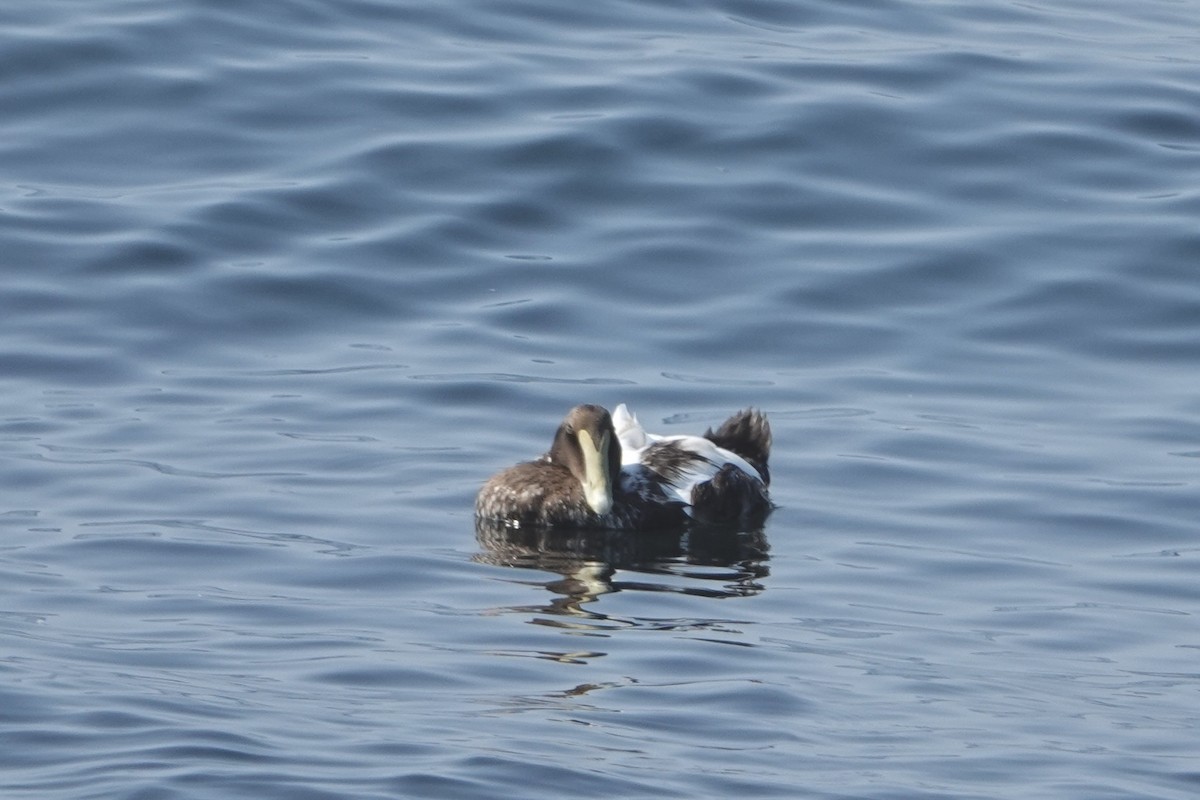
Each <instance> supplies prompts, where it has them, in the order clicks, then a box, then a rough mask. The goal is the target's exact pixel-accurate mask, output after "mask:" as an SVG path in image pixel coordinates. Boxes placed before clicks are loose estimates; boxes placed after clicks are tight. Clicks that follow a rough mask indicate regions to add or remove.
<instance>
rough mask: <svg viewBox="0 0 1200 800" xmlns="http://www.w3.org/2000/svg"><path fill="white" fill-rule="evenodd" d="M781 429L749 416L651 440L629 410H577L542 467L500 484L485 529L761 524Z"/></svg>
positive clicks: (483, 506)
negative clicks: (774, 442)
mask: <svg viewBox="0 0 1200 800" xmlns="http://www.w3.org/2000/svg"><path fill="white" fill-rule="evenodd" d="M770 450H771V426H770V425H769V424H768V422H767V418H766V416H765V415H764V414H763V413H762V412H761V411H756V410H753V409H746V410H743V411H739V412H737V413H736V414H734V415H733V416H732V417H730V418H729V419H727V420H726V421H725V422H724V423H723V424H722V425H721V426H720V427H718V428H717V430H716V431H713V430H712V429H711V428H710V429H708V430H707V431H705V433H704V435H703V436H688V435H682V436H681V435H672V436H659V435H655V434H651V433H647V432H646V431H645V429H643V428H642V426H641V424H640V423H639V422H638V421H637V417H635V416H634V415H633V414H632V413H630V411H629V409H627V408H626V407H625V405H624V404H622V405H619V406H617V408H616V411H615V412H614V413H613V414H611V415H610V414H609V413H608V411H607V410H606V409H604V408H602V407H601V406H596V405H580V406H576V407H575V408H573V409H571V411H570V412H569V413H568V414H567V416H566V419H564V420H563V422H562V424H561V425H559V427H558V431H557V432H556V433H555V434H554V441H553V443H552V444H551V445H550V450H549V452H547V453H546V454H545V455H544V456H542V457H541V458H538V459H536V460H534V461H526V462H523V463H520V464H517V465H516V466H513V467H509V468H508V469H505V470H502V471H501V472H498V473H497V474H495V475H493V476H492V477H491V478H490V479H489V480H488V481H487V483H485V484H484V485H483V488H482V489H480V491H479V496H478V497H477V498H476V500H475V513H476V515H477V516H478V517H479V518H480V519H481V520H487V521H491V522H498V523H503V524H505V525H508V526H510V527H527V526H532V527H545V528H567V529H570V528H575V529H580V528H609V529H616V530H652V529H662V528H670V527H677V526H680V525H683V524H685V523H687V522H688V521H689V520H693V519H694V520H698V521H701V522H706V523H715V524H731V525H734V524H736V525H743V526H757V525H761V523H762V521H763V520H764V519H765V518H766V516H767V514H768V513H769V512H770V510H771V508H772V505H771V500H770V497H769V496H768V493H767V486H768V485H769V484H770V481H771V477H770V473H769V471H768V469H767V459H768V456H769V455H770Z"/></svg>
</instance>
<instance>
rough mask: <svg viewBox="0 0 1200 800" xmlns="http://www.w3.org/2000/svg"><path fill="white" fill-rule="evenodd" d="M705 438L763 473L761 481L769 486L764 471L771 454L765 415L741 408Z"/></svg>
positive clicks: (769, 426) (706, 433)
mask: <svg viewBox="0 0 1200 800" xmlns="http://www.w3.org/2000/svg"><path fill="white" fill-rule="evenodd" d="M704 438H705V439H708V440H709V441H710V442H712V443H713V444H715V445H716V446H717V447H724V448H725V449H726V450H732V451H733V452H735V453H737V454H738V455H739V456H741V457H742V458H744V459H746V460H747V461H749V462H750V463H751V464H753V465H754V468H755V469H757V470H758V471H759V473H761V474H762V476H763V482H764V483H767V484H770V483H771V474H770V472H769V471H768V469H767V460H768V459H769V458H770V455H771V423H769V422H767V416H766V414H763V413H762V412H761V411H758V410H756V409H753V408H746V409H743V410H741V411H739V412H737V413H736V414H734V415H733V416H732V417H730V418H729V419H727V420H725V421H724V422H723V423H721V427H719V428H717V430H716V431H713V429H712V428H709V429H708V430H707V431H705V433H704Z"/></svg>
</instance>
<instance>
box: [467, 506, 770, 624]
mask: <svg viewBox="0 0 1200 800" xmlns="http://www.w3.org/2000/svg"><path fill="white" fill-rule="evenodd" d="M475 536H476V540H477V541H478V543H479V546H480V551H479V553H477V554H476V555H475V557H474V560H475V561H477V562H479V563H483V564H492V565H495V566H504V567H513V568H515V569H523V570H536V571H540V572H549V573H555V574H556V575H557V576H558V577H556V578H554V579H552V580H548V581H544V580H534V579H530V580H527V581H526V580H522V581H520V582H521V583H526V584H529V585H540V586H543V587H545V588H546V589H547V590H548V591H550V592H552V593H553V595H554V597H553V598H552V599H551V600H550V601H549V602H548V603H546V604H543V605H529V606H514V607H510V608H508V609H505V610H507V611H511V612H517V613H532V614H549V615H552V617H554V618H559V619H549V620H547V619H535V620H534V621H535V622H537V623H538V624H544V625H557V626H562V627H573V628H574V627H580V626H581V624H583V625H584V626H586V627H589V628H592V629H597V628H615V627H653V628H663V629H671V630H678V629H683V628H704V627H712V626H713V625H715V624H718V623H721V622H727V620H708V619H696V618H689V619H686V620H681V619H662V618H651V617H642V616H640V615H639V616H638V617H636V618H631V617H625V618H617V617H613V616H610V615H607V614H603V613H600V612H599V611H596V610H593V609H587V608H584V606H585V605H587V604H590V603H594V602H596V601H597V600H598V599H599V598H600V597H602V596H603V595H608V594H614V593H617V592H629V591H634V592H665V593H675V594H683V595H691V596H694V597H708V598H713V599H728V598H735V597H748V596H752V595H756V594H759V593H761V592H763V591H765V589H766V587H765V585H764V583H763V582H764V580H765V579H766V578H767V577H768V576H769V575H770V570H769V568H768V566H767V562H768V561H769V555H768V552H769V546H768V543H767V537H766V534H765V533H764V531H763V530H762V529H761V528H760V529H757V530H740V529H738V528H732V527H715V526H707V525H704V526H702V525H692V526H689V527H687V528H685V529H682V530H680V529H675V530H664V531H650V532H645V531H639V532H637V533H631V532H626V531H570V532H563V531H550V530H537V529H529V528H509V527H506V526H504V525H503V524H497V523H492V522H486V521H477V522H476V525H475ZM651 607H653V606H651ZM562 617H570V618H572V619H571V620H564V619H561V618H562Z"/></svg>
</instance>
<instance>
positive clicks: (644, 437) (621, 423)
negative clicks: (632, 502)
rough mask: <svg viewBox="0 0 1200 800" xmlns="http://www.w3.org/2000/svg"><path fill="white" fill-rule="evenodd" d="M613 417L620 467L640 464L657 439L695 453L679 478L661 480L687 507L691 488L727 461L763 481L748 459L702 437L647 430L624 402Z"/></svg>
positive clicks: (668, 491) (663, 485)
mask: <svg viewBox="0 0 1200 800" xmlns="http://www.w3.org/2000/svg"><path fill="white" fill-rule="evenodd" d="M612 418H613V427H614V428H615V429H616V432H617V439H618V440H620V442H621V466H623V467H631V466H635V465H638V466H640V465H641V464H642V456H643V453H644V452H645V450H646V448H648V447H650V445H652V444H654V443H656V442H670V443H671V444H673V445H675V446H676V447H678V448H680V449H682V450H685V451H687V452H688V453H691V454H693V455H694V456H695V458H692V459H690V460H689V461H688V462H687V464H686V466H684V467H683V468H682V469H681V470H680V472H679V474H678V475H677V476H676V477H674V478H672V479H668V478H666V477H662V478H661V479H660V480H661V486H662V488H663V490H664V491H665V492H667V494H668V495H669V496H671V497H672V498H673V499H675V500H679V501H680V502H682V503H685V504H686V505H688V506H690V505H691V504H692V490H693V489H694V488H695V487H696V485H697V484H700V483H704V482H705V481H709V480H712V478H713V476H714V475H716V474H717V473H718V472H720V471H721V468H722V467H723V466H725V465H726V464H732V465H733V466H734V467H736V468H737V469H739V470H741V471H742V472H744V473H746V474H747V475H750V476H752V477H755V478H757V479H758V480H760V481H761V480H762V475H760V474H759V472H758V470H757V469H755V468H754V467H753V466H752V465H751V464H750V462H748V461H747V460H746V459H744V458H742V457H741V456H739V455H738V454H737V453H734V452H733V451H732V450H726V449H725V448H724V447H718V446H717V445H715V444H714V443H713V442H711V441H709V440H708V439H705V438H704V437H703V436H693V435H688V434H683V435H674V436H660V435H657V434H653V433H647V432H646V430H645V428H643V427H642V425H641V423H639V422H638V419H637V417H636V416H634V414H633V413H632V412H631V411H630V410H629V409H628V408H627V407H626V406H625V404H624V403H621V405H619V406H617V408H616V410H615V411H614V412H613V415H612Z"/></svg>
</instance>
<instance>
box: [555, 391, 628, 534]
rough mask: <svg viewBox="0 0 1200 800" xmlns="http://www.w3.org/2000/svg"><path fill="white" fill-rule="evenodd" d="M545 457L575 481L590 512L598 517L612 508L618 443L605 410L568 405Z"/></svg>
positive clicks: (619, 467) (619, 463) (616, 475)
mask: <svg viewBox="0 0 1200 800" xmlns="http://www.w3.org/2000/svg"><path fill="white" fill-rule="evenodd" d="M549 457H550V461H551V462H552V463H555V464H559V465H561V466H564V467H566V468H567V469H569V470H570V471H571V474H572V475H574V476H575V477H576V478H577V479H578V480H579V483H580V486H582V487H583V496H584V499H585V500H587V504H588V507H590V508H591V509H592V511H594V512H596V514H597V515H598V516H601V517H602V516H604V515H605V514H607V513H608V512H609V511H611V510H612V505H613V490H614V488H615V487H616V486H617V482H618V480H619V475H620V472H621V443H620V442H619V441H617V434H616V431H614V430H613V423H612V417H611V416H609V413H608V411H606V410H605V409H603V408H601V407H600V406H592V405H583V406H575V407H574V408H572V409H571V411H570V413H568V414H567V418H566V419H564V420H563V423H562V425H559V426H558V432H557V433H556V434H554V444H553V445H551V447H550V453H549Z"/></svg>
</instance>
